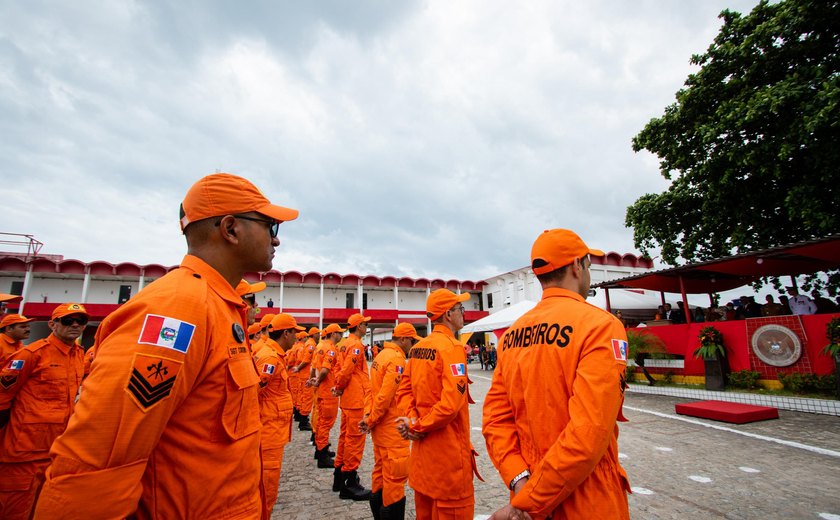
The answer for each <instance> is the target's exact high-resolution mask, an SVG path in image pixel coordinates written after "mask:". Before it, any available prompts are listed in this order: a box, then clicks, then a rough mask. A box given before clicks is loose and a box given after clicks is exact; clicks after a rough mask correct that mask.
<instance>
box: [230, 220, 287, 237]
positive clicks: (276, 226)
mask: <svg viewBox="0 0 840 520" xmlns="http://www.w3.org/2000/svg"><path fill="white" fill-rule="evenodd" d="M234 217H236V218H241V219H243V220H250V221H252V222H262V223H263V224H268V234H269V235H271V238H276V237H277V232H278V231H280V223H279V222H277V221H276V220H265V219H261V218H254V217H247V216H245V215H234Z"/></svg>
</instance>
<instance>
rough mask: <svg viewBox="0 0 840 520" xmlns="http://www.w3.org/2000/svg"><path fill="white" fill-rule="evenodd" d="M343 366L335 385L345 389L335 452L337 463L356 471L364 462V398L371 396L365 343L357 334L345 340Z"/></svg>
mask: <svg viewBox="0 0 840 520" xmlns="http://www.w3.org/2000/svg"><path fill="white" fill-rule="evenodd" d="M342 347H343V348H344V353H343V357H342V361H341V367H340V368H339V370H338V371H337V374H336V378H335V387H336V389H338V390H339V391H341V392H342V394H341V400H340V402H339V406H340V407H341V437H342V438H343V440H344V442H339V443H338V451H337V452H336V456H335V467H336V468H341V467H343V468H344V471H354V470H356V469H358V468H359V464H361V462H362V454H363V453H364V451H365V434H364V433H362V431H361V430H360V429H359V422H360V421H361V420H362V417H364V409H365V402H366V401H369V400H370V376H369V375H368V366H367V360H366V359H365V345H364V344H363V343H362V342H361V341H360V340H359V338H358V337H356V336H355V335H354V334H350V336H348V337H347V339H345V340H344V342H343V344H342Z"/></svg>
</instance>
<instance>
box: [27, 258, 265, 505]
mask: <svg viewBox="0 0 840 520" xmlns="http://www.w3.org/2000/svg"><path fill="white" fill-rule="evenodd" d="M245 312H246V306H245V304H244V303H243V301H242V299H241V298H240V297H239V295H238V294H237V293H236V292H235V291H234V289H233V287H231V286H230V284H229V283H228V282H227V281H226V280H225V279H224V278H223V277H222V276H221V274H219V272H217V271H216V270H215V269H213V268H212V267H210V266H209V265H208V264H207V263H205V262H204V261H202V260H201V259H199V258H198V257H195V256H192V255H187V256H186V257H185V258H184V260H183V262H182V263H181V266H180V267H179V268H178V269H175V270H174V271H171V272H170V273H168V274H167V275H166V276H164V277H162V278H160V279H158V280H156V281H155V282H153V283H151V284H149V285H148V286H146V287H145V288H144V289H143V291H141V292H140V293H139V294H138V295H137V296H135V297H134V298H132V299H131V300H129V301H128V302H127V303H125V304H124V305H122V306H121V307H120V308H119V309H117V310H116V311H114V312H113V313H111V314H110V315H109V316H108V317H107V318H106V319H105V320H104V321H103V322H102V324H101V325H100V331H99V337H100V342H99V344H98V347H97V352H96V361H95V362H94V364H93V369H92V371H91V373H90V376H88V378H87V379H86V380H85V389H84V391H83V392H82V397H81V399H80V400H79V402H78V404H77V405H76V412H75V414H74V415H73V416H72V418H71V420H70V423H69V425H68V427H67V431H66V432H65V433H64V435H62V436H61V437H59V438H58V439H56V441H55V443H54V444H53V447H52V450H51V456H52V465H51V466H50V467H49V469H48V470H47V480H46V482H45V483H44V487H43V489H42V491H41V494H40V498H39V500H38V504H37V506H36V510H35V518H39V519H49V520H54V519H62V518H79V517H82V516H83V517H85V518H125V517H128V516H132V515H133V516H132V517H133V518H137V519H147V518H160V519H168V518H202V519H221V518H224V519H258V518H260V517H261V514H262V500H261V485H260V480H261V479H260V474H261V471H260V418H259V403H258V400H257V399H258V398H257V392H258V388H259V381H260V379H259V376H258V375H257V371H256V368H255V367H254V363H253V360H252V359H251V355H250V352H249V349H248V346H247V343H246V341H245V333H244V327H245ZM162 318H165V319H164V320H163V321H161V320H162ZM161 323H163V325H164V326H163V327H161V325H160V324H161ZM102 489H107V490H108V492H107V493H98V492H97V490H102ZM92 493H94V494H96V499H95V500H91V494H92Z"/></svg>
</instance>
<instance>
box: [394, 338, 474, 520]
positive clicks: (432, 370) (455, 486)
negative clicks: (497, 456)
mask: <svg viewBox="0 0 840 520" xmlns="http://www.w3.org/2000/svg"><path fill="white" fill-rule="evenodd" d="M466 362H467V360H466V355H465V354H464V347H463V345H461V343H459V342H458V340H457V339H455V336H454V335H453V334H452V331H451V330H450V329H449V328H447V327H446V326H443V325H435V327H434V329H433V331H432V333H431V334H430V335H429V336H427V337H426V338H424V339H422V340H421V341H420V342H419V343H417V344H416V345H415V346H414V347H412V348H411V350H410V351H409V355H408V364H407V366H406V369H405V373H404V374H403V377H402V380H401V381H400V386H399V388H398V389H397V404H398V406H399V407H400V408H401V409H402V410H404V411H405V413H406V416H407V417H409V418H410V419H412V420H416V422H415V423H414V424H413V425H412V426H411V431H413V432H417V433H424V434H425V437H423V438H422V439H420V440H418V441H414V442H413V443H412V447H411V455H410V457H409V472H408V482H409V485H410V486H411V487H412V488H414V490H415V507H416V508H417V515H418V517H420V516H421V510H422V511H425V512H428V513H429V516H430V517H441V518H473V513H474V506H475V499H474V496H473V473H474V472H475V458H474V457H475V454H476V452H475V450H473V447H472V443H471V442H470V415H469V410H468V408H467V407H468V403H469V390H468V387H469V381H468V379H467V368H466V367H467V363H466ZM446 510H449V511H446Z"/></svg>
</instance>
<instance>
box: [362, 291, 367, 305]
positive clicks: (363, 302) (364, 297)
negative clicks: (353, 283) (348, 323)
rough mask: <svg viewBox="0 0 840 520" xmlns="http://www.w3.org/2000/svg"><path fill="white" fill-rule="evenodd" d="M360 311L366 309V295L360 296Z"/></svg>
mask: <svg viewBox="0 0 840 520" xmlns="http://www.w3.org/2000/svg"><path fill="white" fill-rule="evenodd" d="M362 309H367V293H364V294H362Z"/></svg>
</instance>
